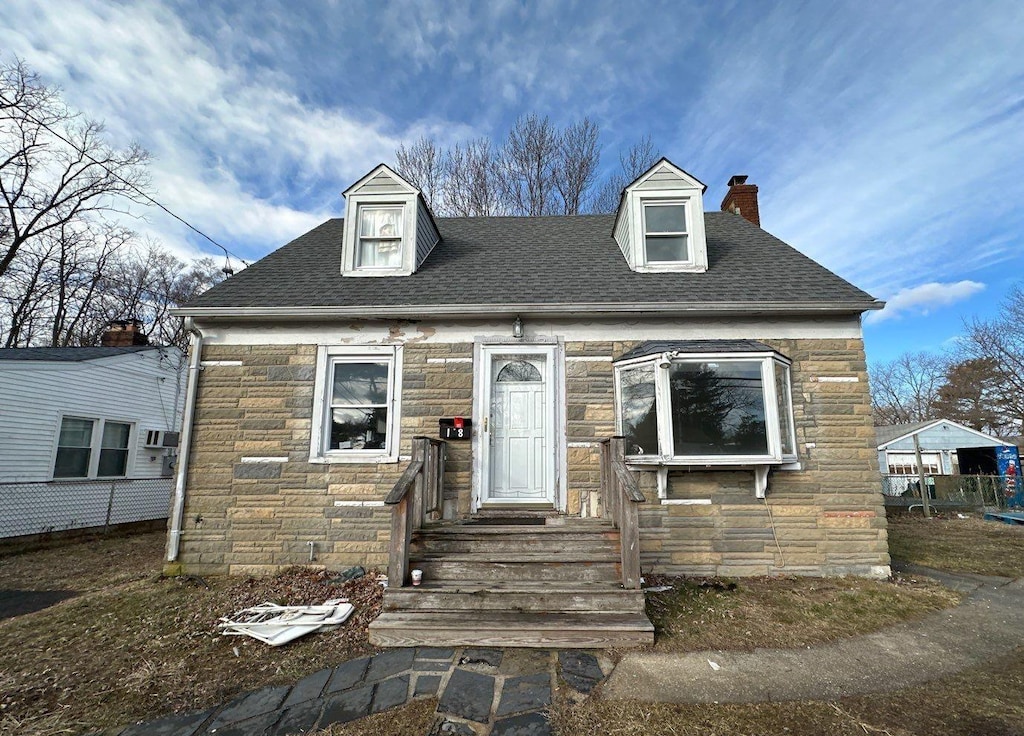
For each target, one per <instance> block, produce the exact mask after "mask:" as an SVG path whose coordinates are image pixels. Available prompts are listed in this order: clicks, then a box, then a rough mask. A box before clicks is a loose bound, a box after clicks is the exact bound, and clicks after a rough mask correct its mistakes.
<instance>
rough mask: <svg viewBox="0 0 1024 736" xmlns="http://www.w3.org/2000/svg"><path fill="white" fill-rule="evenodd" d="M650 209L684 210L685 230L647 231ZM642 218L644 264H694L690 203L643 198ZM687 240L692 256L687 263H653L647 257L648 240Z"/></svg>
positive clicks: (688, 251)
mask: <svg viewBox="0 0 1024 736" xmlns="http://www.w3.org/2000/svg"><path fill="white" fill-rule="evenodd" d="M648 207H682V208H683V229H682V230H680V231H671V232H658V233H652V232H650V231H649V230H648V229H647V208H648ZM640 216H641V217H642V218H643V223H642V225H641V228H642V231H643V240H642V241H641V242H642V244H643V251H644V260H643V262H644V264H650V265H657V266H672V265H675V264H679V263H693V243H691V242H690V220H691V219H693V218H691V217H690V202H689V201H688V200H687V199H686V198H685V197H683V198H675V199H651V198H649V197H647V198H644V197H641V201H640ZM680 236H682V237H685V238H686V252H687V253H688V254H689V255H690V257H689V258H687V259H686V260H685V261H652V260H651V259H650V258H648V257H647V239H648V238H655V239H657V238H673V237H675V238H678V237H680Z"/></svg>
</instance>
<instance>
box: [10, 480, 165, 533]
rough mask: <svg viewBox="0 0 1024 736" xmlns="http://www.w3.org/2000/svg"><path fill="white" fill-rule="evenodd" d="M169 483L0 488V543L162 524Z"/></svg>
mask: <svg viewBox="0 0 1024 736" xmlns="http://www.w3.org/2000/svg"><path fill="white" fill-rule="evenodd" d="M172 483H173V479H172V478H122V479H118V480H84V481H49V482H43V483H0V539H8V538H11V537H22V536H26V535H34V534H50V533H54V532H63V531H68V530H72V529H94V528H96V529H103V530H106V529H109V528H110V527H112V526H116V525H118V524H131V523H133V522H139V521H152V520H156V519H166V518H167V514H168V510H169V509H170V505H171V487H172Z"/></svg>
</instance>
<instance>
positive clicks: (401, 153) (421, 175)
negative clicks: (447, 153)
mask: <svg viewBox="0 0 1024 736" xmlns="http://www.w3.org/2000/svg"><path fill="white" fill-rule="evenodd" d="M395 162H396V164H397V166H396V169H397V171H398V173H399V174H401V175H402V176H403V177H404V178H405V179H406V180H408V181H409V182H410V183H411V184H414V185H415V186H416V188H417V189H419V190H420V192H421V193H422V194H423V198H424V199H425V200H427V204H428V205H430V208H431V209H432V210H434V211H435V212H436V211H437V207H438V206H439V205H440V198H441V190H442V188H443V182H444V154H443V153H442V151H441V149H440V148H438V146H437V143H435V142H434V140H433V139H432V138H427V137H422V138H420V139H419V140H417V141H416V142H415V143H413V144H412V145H411V146H408V147H406V145H405V144H404V143H403V144H401V145H400V146H399V147H398V150H397V151H395Z"/></svg>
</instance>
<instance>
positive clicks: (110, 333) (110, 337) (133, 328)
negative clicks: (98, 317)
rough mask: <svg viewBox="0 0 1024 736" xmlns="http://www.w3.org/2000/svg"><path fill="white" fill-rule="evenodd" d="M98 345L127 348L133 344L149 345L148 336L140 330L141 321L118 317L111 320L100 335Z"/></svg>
mask: <svg viewBox="0 0 1024 736" xmlns="http://www.w3.org/2000/svg"><path fill="white" fill-rule="evenodd" d="M100 345H102V346H103V347H105V348H127V347H132V346H134V345H149V338H148V337H146V335H145V333H143V332H142V322H141V321H140V320H137V319H119V320H115V321H113V322H111V323H110V324H109V325H108V326H107V329H106V331H105V332H104V333H103V334H102V335H100Z"/></svg>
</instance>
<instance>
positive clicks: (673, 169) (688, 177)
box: [625, 158, 708, 194]
mask: <svg viewBox="0 0 1024 736" xmlns="http://www.w3.org/2000/svg"><path fill="white" fill-rule="evenodd" d="M662 171H668V172H670V173H672V174H675V175H676V176H678V177H679V178H680V179H682V180H683V181H685V182H686V183H687V184H689V185H690V186H692V187H694V188H697V187H699V188H700V193H701V194H704V192H706V191H707V190H708V185H707V184H705V183H704V182H702V181H701V180H700V179H698V178H697V177H696V176H694V175H693V174H689V173H687V172H686V171H684V170H683V169H680V168H679V167H678V166H676V165H675V164H674V163H672V162H671V161H669V160H668V159H667V158H662V159H660V160H659V161H658V162H657V163H656V164H654V166H652V167H651V168H649V169H647V171H645V172H644V173H642V174H640V176H638V177H637V178H636V179H634V180H633V181H632V182H630V183H629V184H627V185H626V189H625V191H627V192H628V191H630V190H631V189H634V188H636V187H638V186H640V185H641V184H643V183H644V182H645V181H647V180H648V179H650V178H651V177H652V176H654V175H655V174H657V173H660V172H662Z"/></svg>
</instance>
